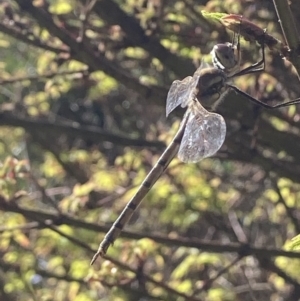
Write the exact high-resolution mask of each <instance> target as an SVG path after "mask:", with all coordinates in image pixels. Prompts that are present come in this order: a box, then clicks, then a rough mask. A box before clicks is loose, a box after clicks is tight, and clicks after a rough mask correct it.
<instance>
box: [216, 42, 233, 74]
mask: <svg viewBox="0 0 300 301" xmlns="http://www.w3.org/2000/svg"><path fill="white" fill-rule="evenodd" d="M235 50H236V46H234V45H232V44H231V43H225V44H217V45H215V46H214V48H213V50H212V51H211V55H212V62H213V65H214V66H215V68H218V69H220V70H223V71H226V70H231V69H234V68H236V67H237V66H238V64H239V59H238V58H237V57H236V55H235V53H234V51H235Z"/></svg>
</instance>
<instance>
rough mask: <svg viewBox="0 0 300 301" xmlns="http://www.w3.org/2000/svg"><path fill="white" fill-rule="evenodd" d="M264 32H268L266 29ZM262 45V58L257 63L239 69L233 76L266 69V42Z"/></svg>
mask: <svg viewBox="0 0 300 301" xmlns="http://www.w3.org/2000/svg"><path fill="white" fill-rule="evenodd" d="M264 33H266V30H264ZM260 45H261V50H262V59H261V60H260V61H258V62H257V63H255V64H252V65H251V66H249V67H247V68H245V69H243V70H240V71H238V72H237V73H235V74H233V75H232V76H231V77H236V76H241V75H245V74H249V73H255V72H261V71H264V70H265V44H264V42H262V43H261V44H260Z"/></svg>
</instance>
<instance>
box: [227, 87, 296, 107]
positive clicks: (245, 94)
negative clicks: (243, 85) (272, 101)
mask: <svg viewBox="0 0 300 301" xmlns="http://www.w3.org/2000/svg"><path fill="white" fill-rule="evenodd" d="M228 87H230V88H231V89H233V90H234V91H235V92H236V93H238V94H241V95H243V96H245V97H246V98H247V99H249V100H250V101H252V102H253V103H255V104H257V105H259V106H262V107H264V108H266V109H278V108H282V107H288V106H291V105H295V104H300V98H296V99H294V100H290V101H287V102H284V103H280V104H277V105H269V104H267V103H264V102H262V101H261V100H259V99H256V98H255V97H253V96H251V95H250V94H248V93H246V92H244V91H242V90H241V89H240V88H238V87H237V86H234V85H231V84H228Z"/></svg>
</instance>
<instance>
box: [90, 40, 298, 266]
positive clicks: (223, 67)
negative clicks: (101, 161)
mask: <svg viewBox="0 0 300 301" xmlns="http://www.w3.org/2000/svg"><path fill="white" fill-rule="evenodd" d="M234 47H235V46H233V45H232V44H231V43H228V44H218V45H216V46H215V47H214V49H213V63H214V67H211V66H209V65H208V64H207V63H203V62H202V64H201V66H200V67H199V68H198V69H197V70H196V72H195V73H194V75H193V76H188V77H186V78H184V79H183V80H175V81H174V82H173V83H172V85H171V87H170V90H169V93H168V96H167V104H166V115H167V116H168V115H169V114H170V113H171V112H172V111H173V110H174V109H175V108H176V107H178V106H179V105H181V107H183V108H185V107H187V111H186V113H185V115H184V118H183V120H182V122H181V125H180V128H179V130H178V132H177V133H176V135H175V137H174V138H173V140H172V142H171V144H170V145H169V146H168V147H167V149H166V150H165V151H164V153H163V154H162V155H161V157H160V158H159V159H158V162H157V163H156V164H155V166H154V167H153V168H152V169H151V171H150V172H149V174H148V175H147V177H146V178H145V180H144V181H143V182H142V184H141V186H140V187H139V189H138V191H137V193H136V194H135V195H134V196H133V197H132V199H131V200H130V201H129V203H128V204H127V205H126V207H125V208H124V210H123V211H122V213H121V214H120V216H119V217H118V219H117V220H116V221H115V222H114V224H113V225H112V227H111V228H110V230H109V231H108V233H107V234H106V235H105V237H104V239H103V241H102V242H101V244H100V246H99V248H98V251H97V253H96V254H95V255H94V257H93V259H92V261H91V264H93V263H94V262H95V260H96V259H97V257H98V256H99V255H100V256H103V255H104V254H105V253H106V252H107V249H108V247H109V246H110V245H111V244H113V242H114V241H115V239H116V238H117V237H118V236H119V234H120V233H121V231H122V229H123V228H124V226H125V224H126V223H127V222H128V221H129V219H130V218H131V216H132V214H133V212H134V210H135V209H136V208H137V207H138V206H139V204H140V203H141V201H142V200H143V198H144V197H145V196H146V194H147V193H148V191H149V190H150V189H151V188H152V186H153V185H154V184H155V183H156V181H157V180H158V179H159V178H160V176H161V175H162V174H163V172H164V171H165V169H166V168H167V166H168V165H169V163H170V162H171V160H172V159H173V158H174V157H175V156H176V154H177V153H178V157H179V159H180V160H181V161H183V162H198V161H200V160H202V159H203V158H206V157H209V156H212V155H214V154H215V153H216V152H217V151H218V150H219V149H220V147H221V146H222V144H223V142H224V139H225V135H226V124H225V121H224V118H223V117H222V116H221V115H219V114H217V113H212V112H209V111H207V110H206V109H205V108H204V107H203V106H202V105H203V104H204V105H208V106H210V107H213V108H215V107H216V106H217V104H219V103H220V101H221V100H222V99H223V98H224V97H225V95H226V94H227V92H228V91H229V90H230V89H233V90H234V91H236V92H237V93H239V94H242V95H243V96H245V97H246V98H248V99H249V100H250V101H252V102H254V103H255V104H257V105H261V106H263V107H265V108H268V109H274V108H280V107H285V106H289V105H293V104H298V103H300V98H299V99H295V100H293V101H289V102H285V103H282V104H278V105H275V106H271V105H268V104H266V103H263V102H261V101H260V100H258V99H256V98H254V97H252V96H251V95H249V94H247V93H246V92H244V91H241V90H240V89H239V88H238V87H236V86H234V85H233V84H232V80H233V79H234V78H235V77H237V76H241V75H244V74H249V73H253V72H257V71H260V70H261V68H260V66H262V65H264V51H263V59H262V60H261V61H259V62H258V63H256V64H253V65H251V66H249V67H247V68H245V69H243V70H238V71H236V72H233V71H234V70H236V69H239V58H235V57H234Z"/></svg>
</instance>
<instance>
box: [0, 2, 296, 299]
mask: <svg viewBox="0 0 300 301" xmlns="http://www.w3.org/2000/svg"><path fill="white" fill-rule="evenodd" d="M204 10H205V11H206V12H207V13H208V14H210V13H216V12H220V13H221V14H223V13H226V14H233V13H234V14H243V15H244V16H245V17H246V18H247V19H249V20H251V21H252V22H254V23H255V24H257V26H259V27H260V28H266V27H267V28H268V32H269V33H272V35H274V36H275V37H277V38H280V39H281V40H283V39H282V33H281V32H280V31H279V30H278V28H279V27H278V23H277V17H276V14H275V11H274V7H273V4H272V3H271V2H270V1H231V0H226V1H217V0H211V1H197V3H196V2H195V1H194V2H192V1H190V0H187V1H181V0H180V1H177V0H176V1H167V2H165V1H154V0H148V1H144V0H139V1H131V0H128V1H115V2H111V0H102V1H67V0H55V1H54V0H52V1H50V0H49V1H25V2H24V1H21V0H14V1H13V0H12V1H2V3H1V4H0V14H1V22H0V47H1V51H0V70H1V78H0V83H1V86H0V91H1V94H0V106H1V110H0V125H1V131H0V209H1V214H0V221H1V226H0V252H1V255H2V256H1V259H0V299H1V300H8V301H10V300H21V301H22V300H27V301H28V300H45V301H46V300H53V301H60V300H72V301H88V300H114V301H117V300H120V301H121V300H122V301H125V300H170V301H171V300H176V301H181V300H209V301H218V300H220V301H221V300H222V301H224V300H231V301H232V300H237V301H238V300H298V299H297V298H298V297H299V294H300V279H299V273H298V270H299V257H300V256H299V257H298V259H297V258H296V257H297V253H295V254H296V255H295V254H294V257H295V258H288V257H284V256H281V257H277V258H276V259H275V258H272V256H271V255H270V254H271V253H270V250H269V249H272V250H277V251H281V250H283V249H285V250H288V251H298V250H299V245H300V242H299V238H298V236H296V235H297V234H298V233H300V226H299V208H298V207H299V200H300V192H299V187H300V186H299V178H300V169H299V166H300V156H299V154H300V143H299V141H300V139H299V138H300V137H299V135H300V127H299V116H300V114H299V108H298V107H291V108H286V109H282V110H280V111H274V112H273V111H272V112H271V111H265V110H261V109H260V108H257V107H254V106H253V105H252V104H249V103H247V101H246V100H245V99H243V98H242V97H241V96H238V95H235V94H233V93H231V94H229V96H228V97H227V99H226V100H225V101H224V103H223V104H222V105H221V106H220V109H219V111H218V112H219V113H220V114H222V115H223V116H224V118H225V119H226V123H227V128H228V133H227V137H226V142H225V144H224V146H223V147H222V149H221V150H220V152H219V153H218V154H216V156H214V157H213V158H210V159H206V160H204V161H202V162H200V163H198V164H183V163H181V162H180V161H179V160H178V159H174V160H173V162H172V163H171V165H170V167H169V168H168V169H167V170H166V172H165V174H164V175H163V176H162V178H161V179H160V180H159V181H158V183H157V184H156V185H155V186H154V187H153V189H151V191H150V192H149V194H148V195H147V197H146V198H145V200H144V202H143V203H142V205H141V207H140V208H139V209H138V211H137V213H136V214H134V216H133V218H132V220H131V222H130V223H129V225H128V226H127V227H125V231H124V235H123V237H121V238H119V239H117V240H116V242H115V243H114V245H113V247H111V248H110V249H109V252H108V256H109V257H108V258H106V259H99V260H98V261H97V262H96V263H95V265H94V266H93V267H90V265H89V263H90V261H91V258H92V256H93V254H94V252H95V251H96V250H97V248H98V244H99V242H100V241H101V239H102V238H103V237H104V234H105V232H106V231H107V230H108V229H109V226H110V225H111V224H112V223H113V222H114V220H115V219H116V218H117V216H118V215H119V213H120V212H121V210H122V209H123V208H124V206H125V205H126V203H127V202H128V201H129V199H130V198H131V197H132V195H133V194H134V193H135V192H136V190H137V188H138V186H139V185H140V183H141V182H142V181H143V179H144V178H145V176H146V175H147V172H148V171H149V170H150V168H151V167H152V166H153V165H154V164H155V162H156V161H157V159H158V158H159V156H160V154H161V153H162V151H163V147H162V145H163V144H167V143H169V142H170V141H171V138H172V137H173V136H174V134H175V132H176V130H177V128H178V125H179V122H178V120H179V119H180V118H181V116H182V111H180V110H179V111H178V112H176V113H175V114H172V116H171V117H170V118H169V119H168V120H166V118H165V98H166V95H167V91H168V89H169V87H170V84H171V82H172V81H173V80H174V79H182V78H184V77H185V76H186V75H188V74H190V75H191V74H192V73H193V72H194V70H195V69H196V67H197V66H199V64H200V61H201V59H204V60H205V61H210V51H211V49H212V47H213V46H214V45H215V44H216V43H223V42H228V41H232V33H231V32H229V31H228V32H227V31H226V29H225V28H224V27H222V26H221V25H220V24H218V23H214V22H213V23H211V22H209V21H208V20H207V19H206V18H205V17H204V16H203V15H202V14H201V12H202V11H204ZM108 11H109V12H110V13H109V14H108V13H107V12H108ZM293 14H294V16H295V20H300V17H299V16H300V11H299V7H297V5H296V6H293ZM298 25H299V24H297V26H298ZM260 55H261V53H260V48H259V46H258V45H257V44H256V43H255V42H254V41H252V42H247V41H244V40H242V62H241V64H242V66H241V68H242V67H244V66H248V65H249V64H252V63H254V62H256V61H257V60H259V59H260ZM236 84H237V85H238V86H239V87H240V88H241V89H243V90H245V91H247V92H248V93H250V94H251V95H253V96H255V97H257V98H259V99H261V100H262V101H265V102H270V103H273V102H280V101H283V100H287V99H292V98H295V97H297V96H299V95H300V93H299V92H300V91H299V81H298V79H297V76H296V75H295V72H294V70H293V69H292V66H291V64H290V63H289V61H288V60H283V59H282V58H281V57H280V56H279V55H278V54H275V53H273V52H272V51H269V50H267V58H266V70H265V72H262V73H259V74H255V75H251V76H245V77H243V78H239V79H237V80H236ZM176 114H177V115H176ZM137 145H138V146H139V147H137ZM126 230H130V232H128V231H126ZM293 237H295V238H293ZM245 243H247V244H249V245H248V247H251V248H252V249H251V250H250V249H249V250H250V251H249V252H250V253H249V256H245V257H244V256H243V255H244V254H243V253H242V251H241V249H240V246H241V247H242V246H244V244H245ZM227 247H230V248H231V250H230V251H228V249H227ZM255 248H256V249H261V250H262V251H261V252H260V253H259V252H258V251H255V250H256V249H255ZM253 250H254V251H253ZM251 252H252V253H251ZM246 253H247V252H246ZM247 255H248V254H247ZM231 263H232V264H231ZM226 267H228V268H226Z"/></svg>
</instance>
